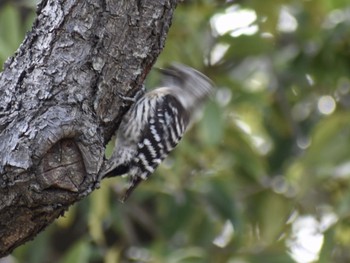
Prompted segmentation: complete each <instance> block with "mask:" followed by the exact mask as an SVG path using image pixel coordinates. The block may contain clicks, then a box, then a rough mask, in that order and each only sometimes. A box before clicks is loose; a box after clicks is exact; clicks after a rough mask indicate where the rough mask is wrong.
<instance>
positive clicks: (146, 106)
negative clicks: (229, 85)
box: [105, 64, 212, 201]
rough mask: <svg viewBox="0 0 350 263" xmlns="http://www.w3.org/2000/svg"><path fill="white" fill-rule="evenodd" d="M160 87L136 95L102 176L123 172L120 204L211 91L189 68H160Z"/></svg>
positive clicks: (205, 80)
mask: <svg viewBox="0 0 350 263" xmlns="http://www.w3.org/2000/svg"><path fill="white" fill-rule="evenodd" d="M161 72H162V73H163V75H164V80H163V83H164V84H165V85H164V87H160V88H157V89H154V90H152V91H150V92H147V93H145V94H143V95H142V96H140V97H139V98H138V99H137V101H136V102H135V103H134V104H133V105H132V106H131V108H130V109H129V111H128V112H127V113H126V114H125V116H124V117H123V120H122V122H121V124H120V127H119V129H118V132H117V136H116V145H115V149H114V152H113V154H112V157H111V158H110V159H109V160H108V162H107V165H106V168H105V177H112V176H117V175H122V174H125V173H127V174H128V175H129V176H130V181H131V185H130V187H129V188H128V189H127V191H126V193H125V196H124V198H123V201H124V200H126V198H127V197H128V196H129V195H130V193H131V192H132V191H133V190H134V189H135V188H136V186H137V185H138V184H139V183H140V182H141V181H142V180H146V179H147V178H148V177H149V176H150V175H151V174H152V173H153V172H154V170H155V169H156V168H157V166H158V165H159V164H160V163H161V162H162V161H163V160H164V159H165V157H167V155H168V154H169V152H170V151H171V150H173V149H174V147H175V146H176V145H177V144H178V142H179V140H180V139H181V138H182V136H183V134H184V132H185V131H186V128H187V127H188V125H189V123H190V121H191V115H192V113H193V111H195V109H196V108H197V107H198V106H199V104H200V102H202V101H203V100H204V99H205V98H207V97H208V96H209V94H210V93H211V91H212V83H211V81H210V80H209V79H208V78H207V77H206V76H204V75H203V74H202V73H200V72H198V71H196V70H194V69H193V68H190V67H187V66H184V65H180V64H173V65H172V66H171V67H169V68H167V69H162V70H161Z"/></svg>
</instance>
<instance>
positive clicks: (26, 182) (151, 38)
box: [0, 0, 177, 256]
mask: <svg viewBox="0 0 350 263" xmlns="http://www.w3.org/2000/svg"><path fill="white" fill-rule="evenodd" d="M176 3H177V0H153V1H147V0H118V1H117V0H65V1H62V0H44V1H42V2H41V4H40V5H39V6H38V17H37V19H36V21H35V23H34V25H33V29H32V30H31V32H30V33H29V34H28V35H27V36H26V38H25V40H24V42H23V43H22V45H21V47H20V48H19V49H18V51H17V53H16V54H15V56H14V57H13V58H10V59H9V60H8V61H7V62H6V64H5V67H4V71H3V72H2V73H0V101H1V102H0V256H5V255H7V254H9V253H10V252H11V251H12V250H13V249H14V248H16V247H17V246H19V245H21V244H23V243H24V242H25V241H26V240H29V239H32V238H33V237H34V236H35V235H36V234H37V233H38V232H40V231H41V230H42V229H44V228H45V227H46V226H47V225H48V224H50V223H51V222H52V221H53V220H54V219H55V218H57V217H58V216H60V215H61V214H63V213H64V211H65V210H66V209H67V208H68V207H69V206H70V205H71V204H73V203H74V202H76V201H78V200H79V199H81V198H83V197H84V196H86V195H87V194H89V193H90V192H91V191H92V190H94V189H95V188H96V187H98V185H99V180H98V173H99V170H100V168H101V165H102V163H103V160H104V151H105V144H106V143H107V142H108V141H109V140H110V137H111V136H112V134H113V132H114V131H115V129H116V128H117V126H118V124H119V122H120V119H121V117H122V116H123V114H124V113H125V111H126V109H127V108H128V107H129V106H130V102H129V101H127V100H123V99H122V98H121V96H120V95H122V96H133V94H135V93H136V92H137V90H139V88H140V86H141V84H142V83H143V81H144V79H145V77H146V75H147V73H148V72H149V70H150V69H151V67H152V65H153V64H154V62H155V60H156V58H157V56H158V55H159V53H160V52H161V50H162V48H163V46H164V42H165V37H166V34H167V31H168V29H169V25H170V23H171V18H172V14H173V11H174V9H175V6H176Z"/></svg>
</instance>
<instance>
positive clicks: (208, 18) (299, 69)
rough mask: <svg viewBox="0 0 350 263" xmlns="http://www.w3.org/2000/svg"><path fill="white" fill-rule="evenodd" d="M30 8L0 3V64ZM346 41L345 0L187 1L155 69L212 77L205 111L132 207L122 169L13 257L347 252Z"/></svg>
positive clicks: (332, 258) (331, 256) (339, 258)
mask: <svg viewBox="0 0 350 263" xmlns="http://www.w3.org/2000/svg"><path fill="white" fill-rule="evenodd" d="M17 2H21V1H17ZM21 14H23V6H22V5H14V4H13V3H12V2H11V3H10V2H9V3H8V4H6V5H2V6H1V10H0V60H1V62H3V61H4V59H5V58H6V57H7V56H9V55H11V53H12V52H13V51H14V50H15V49H16V47H18V45H19V43H20V42H21V40H22V39H23V32H24V31H25V30H27V29H28V28H30V23H29V22H28V18H33V15H30V16H28V15H27V16H24V17H25V19H23V15H21ZM349 48H350V5H349V3H348V1H346V0H299V1H298V0H265V1H261V0H236V1H226V2H225V1H219V0H217V1H215V0H198V1H194V0H187V1H184V2H183V3H181V4H179V6H178V8H177V10H176V13H175V16H174V21H173V25H172V27H171V29H170V32H169V36H168V38H167V43H166V47H165V49H164V51H163V53H162V54H161V56H160V57H159V59H158V62H157V66H163V65H165V64H168V63H170V62H171V61H179V62H181V63H184V64H188V65H190V66H192V67H195V68H197V69H198V70H200V71H202V72H204V73H205V74H207V75H208V76H209V77H210V78H212V79H213V81H214V82H215V83H216V86H217V88H216V94H215V96H213V99H212V100H211V101H210V102H209V103H208V104H207V105H206V107H205V109H204V110H203V115H202V118H201V120H200V121H199V122H198V123H196V124H195V125H194V126H193V127H192V129H191V130H190V132H189V133H188V134H186V136H185V137H184V139H183V141H182V142H181V143H180V145H179V146H178V147H177V149H176V150H175V152H174V153H173V154H171V156H170V157H169V158H168V159H167V160H166V161H165V162H164V164H162V165H161V166H160V167H159V168H158V170H157V172H156V174H154V175H153V176H152V177H151V178H150V180H148V181H147V182H144V183H143V184H141V186H139V187H138V189H137V190H136V191H135V193H134V194H133V195H132V196H131V198H130V199H129V200H128V202H127V203H126V204H121V203H119V202H118V198H119V196H120V194H121V192H122V191H123V189H124V184H123V183H124V182H125V179H123V178H114V179H111V180H106V181H105V182H103V185H102V186H101V189H99V190H97V191H95V192H94V193H92V194H91V195H90V196H89V197H88V198H86V199H85V200H83V201H81V202H80V203H79V204H77V205H75V206H73V207H71V208H70V210H69V211H68V212H67V213H66V214H65V216H64V217H62V218H60V219H59V220H57V221H56V222H55V224H53V225H52V226H50V227H49V228H48V229H47V230H45V231H44V232H43V233H41V234H40V235H39V236H38V237H37V238H36V239H35V240H34V241H32V242H29V243H27V244H26V245H24V246H22V247H20V248H18V249H16V250H15V252H14V253H13V255H12V257H11V259H12V260H13V261H14V262H28V263H31V262H33V263H34V262H35V263H41V262H62V263H70V262H82V263H83V262H105V263H110V262H156V263H158V262H159V263H163V262H170V263H180V262H181V263H197V262H198V263H199V262H201V263H202V262H208V263H209V262H215V263H221V262H229V263H250V262H252V263H255V262H259V263H261V262H268V263H274V262H276V263H288V262H320V263H326V262H350V251H349V249H348V248H349V246H350V191H349V186H350V161H349V156H350V124H349V121H350V112H349V107H350V93H349V92H350V79H349V71H350V51H349V50H350V49H349ZM156 79H157V76H156V73H155V72H153V73H151V74H150V76H149V78H148V80H147V82H148V84H149V86H154V85H155V84H156Z"/></svg>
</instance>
